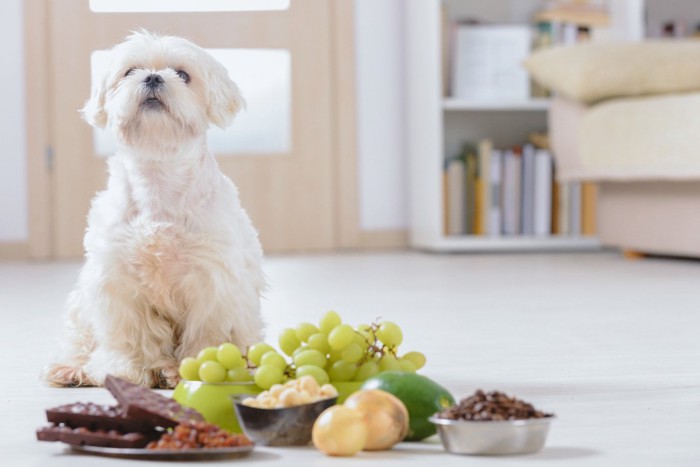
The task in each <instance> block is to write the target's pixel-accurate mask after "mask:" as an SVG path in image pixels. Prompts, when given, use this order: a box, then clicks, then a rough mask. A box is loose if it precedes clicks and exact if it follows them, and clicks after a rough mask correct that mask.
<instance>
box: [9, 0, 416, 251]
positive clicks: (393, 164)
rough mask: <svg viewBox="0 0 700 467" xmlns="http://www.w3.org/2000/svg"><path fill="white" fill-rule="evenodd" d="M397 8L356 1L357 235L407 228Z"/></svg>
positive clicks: (16, 99)
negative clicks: (358, 226)
mask: <svg viewBox="0 0 700 467" xmlns="http://www.w3.org/2000/svg"><path fill="white" fill-rule="evenodd" d="M400 1H401V0H382V1H380V2H377V1H375V0H357V16H356V20H355V23H356V25H355V30H356V34H357V73H358V77H357V87H358V89H357V92H358V101H359V102H358V138H359V141H358V151H359V161H358V165H359V199H360V225H361V228H362V229H363V230H386V229H400V228H404V227H405V226H406V216H407V214H406V181H405V179H406V177H405V163H404V162H403V160H404V152H405V151H404V149H403V146H402V144H403V143H402V138H403V136H402V131H403V130H402V113H403V102H402V98H401V92H402V91H401V88H402V86H403V82H402V77H401V62H400V60H401V43H400V32H401V31H400V25H401V21H400V18H401V15H400V13H401V12H400ZM21 13H22V0H3V1H2V2H1V4H0V51H2V58H3V60H2V63H3V65H4V71H3V73H0V84H1V85H0V102H2V108H3V111H2V113H1V114H0V141H2V142H3V143H4V147H3V152H2V154H0V242H14V241H24V240H26V239H27V238H28V226H27V195H26V193H27V186H26V180H27V174H26V164H25V155H24V153H25V144H24V142H25V140H24V136H25V133H24V132H25V125H24V99H23V96H24V87H23V72H24V64H23V48H22V34H23V31H22V17H21Z"/></svg>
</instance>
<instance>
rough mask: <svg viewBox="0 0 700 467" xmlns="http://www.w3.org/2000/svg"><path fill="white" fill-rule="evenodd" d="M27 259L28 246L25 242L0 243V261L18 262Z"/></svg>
mask: <svg viewBox="0 0 700 467" xmlns="http://www.w3.org/2000/svg"><path fill="white" fill-rule="evenodd" d="M28 258H29V244H28V243H26V242H6V243H0V261H19V260H25V259H28Z"/></svg>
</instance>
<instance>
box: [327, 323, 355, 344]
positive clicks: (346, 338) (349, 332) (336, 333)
mask: <svg viewBox="0 0 700 467" xmlns="http://www.w3.org/2000/svg"><path fill="white" fill-rule="evenodd" d="M354 339H355V331H354V330H353V329H352V327H350V326H349V325H347V324H339V325H338V326H336V327H334V328H333V329H332V330H331V333H330V334H328V343H329V344H330V346H331V349H333V350H342V349H344V348H345V347H347V346H348V345H350V343H351V342H352V341H353V340H354Z"/></svg>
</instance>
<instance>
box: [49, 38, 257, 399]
mask: <svg viewBox="0 0 700 467" xmlns="http://www.w3.org/2000/svg"><path fill="white" fill-rule="evenodd" d="M112 53H113V63H112V65H111V67H110V69H109V72H108V73H107V74H106V75H105V76H104V77H103V79H102V80H101V81H100V82H99V83H97V85H96V86H94V88H93V91H92V95H91V97H90V99H89V100H88V102H87V103H86V104H85V107H84V109H83V110H82V113H83V116H84V118H85V120H86V121H87V122H88V123H90V124H91V125H93V126H95V127H97V128H105V127H107V128H109V129H110V130H111V131H112V132H113V133H114V135H115V136H116V138H117V141H118V151H117V153H116V154H115V155H114V156H112V157H110V158H109V160H108V165H109V183H108V186H107V189H106V190H105V191H102V192H100V193H98V194H97V196H96V197H95V198H94V200H93V201H92V207H91V209H90V213H89V216H88V229H87V232H86V234H85V240H84V246H85V252H86V254H85V263H84V265H83V268H82V270H81V272H80V276H79V279H78V282H77V285H76V287H75V290H74V291H73V292H72V293H71V294H70V297H69V299H68V316H67V336H66V339H65V344H66V346H65V352H64V354H63V355H62V356H60V358H58V359H57V361H56V363H54V364H52V365H50V366H49V367H48V368H47V369H46V370H45V372H44V377H45V379H46V380H47V381H49V382H50V383H52V384H55V385H63V386H65V385H69V386H80V385H97V386H99V385H102V384H103V381H104V378H105V376H106V375H107V374H114V375H117V376H120V377H123V378H126V379H128V380H130V381H133V382H135V383H138V384H141V385H144V386H160V387H173V386H174V385H175V384H176V383H177V381H178V375H177V367H178V362H179V360H180V359H181V358H183V357H185V356H193V355H196V353H197V352H198V351H199V350H200V349H202V348H203V347H205V346H209V345H215V344H219V343H221V342H226V341H230V342H234V343H236V344H237V345H239V346H241V347H243V348H244V347H245V346H247V345H250V344H251V343H254V342H256V341H258V340H260V338H261V331H262V320H261V317H260V295H261V292H262V291H263V289H264V287H265V280H264V276H263V273H262V270H261V262H262V249H261V247H260V243H259V241H258V238H257V232H256V231H255V229H254V228H253V225H252V224H251V221H250V219H249V217H248V215H247V214H246V213H245V211H244V210H243V209H242V208H241V205H240V201H239V198H238V193H237V189H236V187H235V186H234V184H233V183H232V182H231V180H229V179H228V178H227V177H226V176H225V175H223V174H222V173H221V171H220V170H219V168H218V166H217V163H216V161H215V159H214V157H213V156H212V154H211V153H210V152H209V150H208V149H207V145H206V134H205V133H206V130H207V128H208V126H209V124H214V125H217V126H219V127H225V126H227V125H229V124H230V123H231V122H232V120H233V117H234V116H235V114H236V113H237V112H238V110H239V109H240V108H241V107H242V106H243V105H244V103H243V100H242V98H241V96H240V94H239V91H238V88H237V86H236V85H235V83H234V82H233V81H231V79H230V78H229V77H228V74H227V71H226V69H225V68H224V67H223V65H221V64H220V63H219V62H217V61H216V60H214V59H213V58H212V57H211V56H210V55H209V54H208V53H207V52H206V51H204V50H203V49H201V48H199V47H198V46H196V45H194V44H193V43H191V42H189V41H187V40H185V39H182V38H178V37H172V36H156V35H153V34H150V33H146V32H140V33H134V34H131V35H130V36H129V37H128V38H127V39H126V41H125V42H123V43H121V44H119V45H117V46H115V47H114V48H113V49H112ZM183 71H184V72H185V73H187V75H189V82H188V80H187V79H186V78H187V75H185V74H183V73H182V72H183ZM152 75H158V76H159V77H160V79H162V83H161V85H160V86H158V87H157V88H149V87H148V86H147V85H146V80H147V77H148V76H152ZM151 79H153V77H152V78H151ZM149 98H150V100H149Z"/></svg>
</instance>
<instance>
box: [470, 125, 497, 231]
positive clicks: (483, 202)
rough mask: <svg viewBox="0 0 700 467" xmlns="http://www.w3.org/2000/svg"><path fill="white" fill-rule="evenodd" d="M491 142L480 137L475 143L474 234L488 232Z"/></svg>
mask: <svg viewBox="0 0 700 467" xmlns="http://www.w3.org/2000/svg"><path fill="white" fill-rule="evenodd" d="M492 150H493V143H491V140H489V139H482V140H481V141H479V144H478V145H477V165H476V170H477V174H476V187H475V192H476V198H475V203H476V216H475V217H476V223H475V228H474V233H475V234H476V235H487V234H489V230H490V229H489V212H490V210H491V189H490V187H491V151H492Z"/></svg>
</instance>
